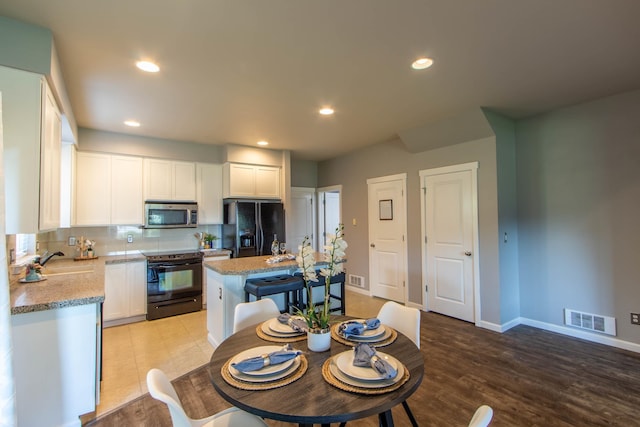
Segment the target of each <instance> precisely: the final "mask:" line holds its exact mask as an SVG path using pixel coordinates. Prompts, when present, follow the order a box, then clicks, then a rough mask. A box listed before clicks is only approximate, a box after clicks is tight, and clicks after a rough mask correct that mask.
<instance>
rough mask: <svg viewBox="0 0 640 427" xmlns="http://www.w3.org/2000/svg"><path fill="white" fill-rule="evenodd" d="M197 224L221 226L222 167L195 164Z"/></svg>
mask: <svg viewBox="0 0 640 427" xmlns="http://www.w3.org/2000/svg"><path fill="white" fill-rule="evenodd" d="M196 190H197V198H196V200H197V202H198V223H199V224H222V165H216V164H209V163H197V164H196Z"/></svg>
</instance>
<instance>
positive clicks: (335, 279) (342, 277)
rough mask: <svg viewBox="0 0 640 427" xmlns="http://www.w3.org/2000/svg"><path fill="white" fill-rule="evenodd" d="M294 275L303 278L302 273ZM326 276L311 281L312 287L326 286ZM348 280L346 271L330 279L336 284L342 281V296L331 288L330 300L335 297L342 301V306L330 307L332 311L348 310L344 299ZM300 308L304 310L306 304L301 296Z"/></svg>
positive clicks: (342, 311) (343, 311) (343, 312)
mask: <svg viewBox="0 0 640 427" xmlns="http://www.w3.org/2000/svg"><path fill="white" fill-rule="evenodd" d="M294 276H298V277H300V278H301V279H302V273H295V274H294ZM324 279H325V278H324V277H322V276H318V281H317V282H310V283H311V287H312V288H317V287H320V286H324V285H325V281H324ZM345 280H346V275H345V274H344V273H340V274H336V275H335V276H331V280H330V281H329V283H330V284H334V283H340V296H338V295H336V294H334V293H331V290H329V300H331V299H334V300H336V301H340V306H339V307H334V308H332V309H330V310H329V311H330V312H334V311H337V312H339V314H345V311H346V307H345V300H344V297H345V295H344V282H345ZM303 286H304V280H303ZM298 308H300V310H303V309H304V308H305V305H304V301H303V298H300V305H299V306H298Z"/></svg>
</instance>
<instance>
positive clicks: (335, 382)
mask: <svg viewBox="0 0 640 427" xmlns="http://www.w3.org/2000/svg"><path fill="white" fill-rule="evenodd" d="M331 363H333V358H332V357H330V358H328V359H327V360H325V362H324V363H323V364H322V377H323V378H324V380H325V381H326V382H328V383H329V384H331V385H332V386H334V387H336V388H339V389H340V390H344V391H349V392H351V393H359V394H369V395H373V394H384V393H389V392H390V391H394V390H397V389H399V388H400V387H401V386H402V385H403V384H404V383H406V382H407V381H409V376H410V374H409V370H408V369H407V367H406V366H404V364H403V365H402V366H403V367H404V375H403V376H402V378H401V379H400V381H398V382H397V383H394V384H391V385H390V386H389V387H381V388H368V387H356V386H354V385H351V384H346V383H343V382H342V381H340V380H339V379H337V378H336V377H335V376H334V375H333V374H332V373H331V369H330V368H329V366H330V365H331Z"/></svg>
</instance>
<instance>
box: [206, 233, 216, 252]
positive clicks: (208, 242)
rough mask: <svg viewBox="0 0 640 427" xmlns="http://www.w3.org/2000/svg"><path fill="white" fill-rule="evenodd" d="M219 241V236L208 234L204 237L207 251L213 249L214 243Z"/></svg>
mask: <svg viewBox="0 0 640 427" xmlns="http://www.w3.org/2000/svg"><path fill="white" fill-rule="evenodd" d="M216 240H218V236H214V235H213V234H209V233H206V234H205V235H204V241H205V244H204V247H205V249H213V242H215V241H216Z"/></svg>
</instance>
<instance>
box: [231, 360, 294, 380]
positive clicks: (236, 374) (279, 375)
mask: <svg viewBox="0 0 640 427" xmlns="http://www.w3.org/2000/svg"><path fill="white" fill-rule="evenodd" d="M298 368H300V356H298V357H296V358H295V359H293V363H292V364H291V366H290V367H289V368H287V369H285V370H284V371H280V372H278V373H276V374H273V375H263V376H261V377H255V376H251V375H247V374H245V373H243V372H240V371H238V370H237V369H235V368H233V367H231V366H229V373H230V374H231V376H233V377H235V378H237V379H239V380H242V381H247V382H251V383H266V382H269V381H277V380H279V379H282V378H284V377H287V376H289V375H291V374H293V373H294V372H295V371H297V370H298Z"/></svg>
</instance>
